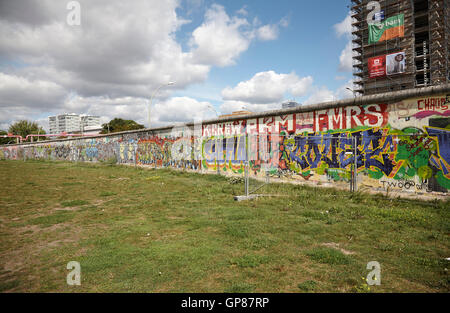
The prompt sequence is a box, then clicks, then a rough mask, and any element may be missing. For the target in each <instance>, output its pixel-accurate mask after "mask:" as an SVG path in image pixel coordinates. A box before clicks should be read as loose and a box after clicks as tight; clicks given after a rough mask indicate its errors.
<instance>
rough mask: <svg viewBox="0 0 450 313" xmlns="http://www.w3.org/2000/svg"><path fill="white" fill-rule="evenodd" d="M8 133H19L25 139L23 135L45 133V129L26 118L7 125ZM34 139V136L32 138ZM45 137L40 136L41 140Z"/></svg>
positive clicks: (29, 139)
mask: <svg viewBox="0 0 450 313" xmlns="http://www.w3.org/2000/svg"><path fill="white" fill-rule="evenodd" d="M8 133H11V134H14V135H20V136H22V138H23V139H24V140H25V137H26V136H27V135H30V134H33V135H38V134H40V135H45V130H44V129H43V128H42V127H40V126H39V125H38V123H36V122H30V121H27V120H20V121H18V122H16V123H14V124H12V125H11V126H9V129H8ZM34 139H36V138H34ZM42 139H44V140H45V137H41V140H42ZM28 141H31V138H28Z"/></svg>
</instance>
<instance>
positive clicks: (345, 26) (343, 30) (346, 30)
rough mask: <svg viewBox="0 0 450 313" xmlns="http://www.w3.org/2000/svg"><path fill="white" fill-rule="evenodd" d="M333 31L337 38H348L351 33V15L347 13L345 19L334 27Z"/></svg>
mask: <svg viewBox="0 0 450 313" xmlns="http://www.w3.org/2000/svg"><path fill="white" fill-rule="evenodd" d="M333 27H334V30H335V31H336V34H337V36H338V37H339V38H340V37H342V36H344V35H346V36H348V35H350V34H351V33H352V17H351V13H350V12H348V14H347V16H346V17H345V19H344V20H343V21H341V22H339V23H337V24H335V25H334V26H333Z"/></svg>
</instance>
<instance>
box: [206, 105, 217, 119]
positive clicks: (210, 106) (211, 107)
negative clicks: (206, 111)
mask: <svg viewBox="0 0 450 313" xmlns="http://www.w3.org/2000/svg"><path fill="white" fill-rule="evenodd" d="M208 108H210V109H211V110H213V111H214V113H216V115H217V117H219V112H217V110H216V109H215V108H214V107H213V106H212V105H211V104H208Z"/></svg>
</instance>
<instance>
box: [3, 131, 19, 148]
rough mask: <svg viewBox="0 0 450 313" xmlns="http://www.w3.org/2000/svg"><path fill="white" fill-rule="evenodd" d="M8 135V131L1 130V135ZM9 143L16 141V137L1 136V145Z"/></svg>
mask: <svg viewBox="0 0 450 313" xmlns="http://www.w3.org/2000/svg"><path fill="white" fill-rule="evenodd" d="M3 135H8V132H6V131H4V130H0V136H3ZM8 143H16V138H11V137H5V138H3V137H0V145H7V144H8Z"/></svg>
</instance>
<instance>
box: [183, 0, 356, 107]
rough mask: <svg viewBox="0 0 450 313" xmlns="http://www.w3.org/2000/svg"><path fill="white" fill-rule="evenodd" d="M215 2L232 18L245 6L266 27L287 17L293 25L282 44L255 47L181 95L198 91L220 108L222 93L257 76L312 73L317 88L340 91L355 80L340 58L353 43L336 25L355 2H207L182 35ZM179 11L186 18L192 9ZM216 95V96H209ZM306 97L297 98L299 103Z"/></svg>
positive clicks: (278, 41)
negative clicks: (339, 34) (346, 82)
mask: <svg viewBox="0 0 450 313" xmlns="http://www.w3.org/2000/svg"><path fill="white" fill-rule="evenodd" d="M212 3H219V4H221V5H223V6H224V7H225V8H226V11H227V12H228V13H229V14H233V12H236V11H238V10H240V9H242V8H245V9H246V11H247V12H248V16H249V18H254V17H258V18H259V19H260V20H261V21H264V22H265V23H277V22H278V21H280V20H281V19H283V18H287V19H288V21H289V25H288V26H287V27H286V28H283V29H281V30H280V33H279V37H278V38H277V39H276V40H273V41H266V42H254V43H252V44H251V45H250V48H249V49H248V50H247V51H245V52H244V53H243V54H242V55H241V56H240V58H239V60H238V62H237V64H236V66H230V67H226V68H213V69H212V70H211V72H210V75H209V79H208V81H206V82H204V83H201V84H196V85H193V86H191V87H190V88H188V89H186V90H184V91H180V92H178V93H177V94H178V95H180V96H181V95H183V93H184V94H190V93H192V94H195V95H197V96H199V95H200V94H202V93H204V94H205V96H204V97H202V100H207V101H214V102H215V104H216V105H217V104H220V102H221V100H220V91H221V90H222V89H223V88H224V87H226V86H235V85H237V84H238V83H239V82H240V81H243V80H247V79H250V78H251V77H252V76H253V75H254V74H255V73H258V72H263V71H268V70H273V71H275V72H277V73H290V72H292V71H294V72H295V73H296V74H298V75H299V76H307V75H311V76H313V78H314V81H315V84H316V85H318V86H325V87H327V88H328V89H330V90H335V89H337V88H339V87H340V86H341V85H342V80H344V79H343V78H344V77H345V79H346V80H349V79H351V78H352V74H351V72H348V71H340V70H339V56H340V54H341V51H342V50H343V49H344V48H345V46H346V44H347V41H348V40H347V39H346V38H345V37H340V38H338V37H337V36H336V31H335V30H334V27H333V26H334V25H335V24H337V23H339V22H341V21H343V20H344V19H345V17H346V16H347V14H348V11H349V9H348V7H347V6H348V5H349V1H335V0H334V1H332V0H318V1H292V0H280V1H237V0H236V1H235V0H234V1H204V3H203V5H202V6H200V7H199V9H198V10H196V11H195V13H194V14H192V15H186V18H192V19H193V21H194V22H193V23H192V24H189V25H187V26H186V27H184V28H182V31H185V32H187V33H189V32H192V30H193V29H194V28H195V27H196V26H198V25H199V21H200V20H201V18H202V16H203V14H204V11H205V10H206V9H207V8H208V7H209V6H210V5H211V4H212ZM179 12H180V14H183V13H185V12H186V11H185V10H180V11H179ZM197 19H198V22H197V23H195V20H197ZM336 77H340V78H341V79H340V80H338V79H336ZM212 94H215V97H214V98H209V97H208V96H211V95H212ZM304 99H305V97H298V98H296V100H298V101H300V100H304Z"/></svg>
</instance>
